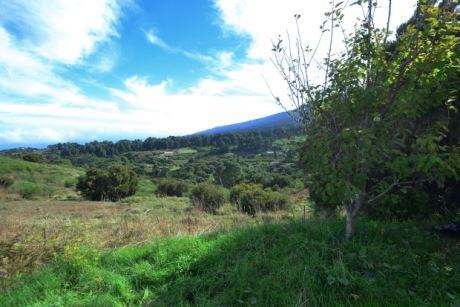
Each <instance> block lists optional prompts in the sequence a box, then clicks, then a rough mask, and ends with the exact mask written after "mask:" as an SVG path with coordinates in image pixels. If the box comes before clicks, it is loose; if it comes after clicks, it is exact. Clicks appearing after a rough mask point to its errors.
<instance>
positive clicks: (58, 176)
mask: <svg viewBox="0 0 460 307" xmlns="http://www.w3.org/2000/svg"><path fill="white" fill-rule="evenodd" d="M390 4H391V2H390ZM331 5H332V7H331V11H330V12H328V13H327V14H326V15H325V16H326V19H327V20H326V22H325V23H324V24H323V26H322V29H323V32H324V33H325V32H328V31H331V32H333V31H334V30H335V29H340V26H341V23H342V22H343V21H342V19H343V16H344V15H343V6H346V5H348V2H346V3H345V4H344V2H338V3H335V2H334V1H333V2H332V3H331ZM354 5H361V8H362V9H363V13H364V14H365V16H366V17H365V20H363V23H362V24H361V25H357V27H356V28H355V33H353V34H351V35H350V36H347V37H346V38H345V47H346V50H345V51H346V52H344V53H343V54H341V55H340V57H337V58H336V57H335V56H334V54H332V52H330V54H329V56H328V57H327V58H326V60H325V61H324V63H322V64H324V67H325V68H326V69H325V80H324V83H323V81H320V83H318V84H315V83H310V81H309V80H308V78H307V74H306V71H305V69H308V67H309V66H310V62H312V60H313V59H314V56H315V54H314V53H315V52H316V51H315V50H311V49H310V48H308V47H306V48H304V46H303V45H302V43H301V40H300V37H298V38H297V39H298V40H297V41H296V42H295V44H293V45H292V46H295V50H290V48H291V45H290V44H291V43H290V40H288V41H286V40H284V41H283V39H282V37H280V38H279V41H278V42H277V43H275V45H274V46H273V51H274V53H275V58H274V63H275V65H277V66H278V67H277V68H278V71H279V72H280V73H281V74H282V76H283V78H284V79H285V81H286V82H287V85H288V87H289V88H290V90H291V93H290V94H291V98H292V99H293V101H291V102H292V103H294V105H295V106H296V107H297V110H298V111H299V113H300V116H301V117H302V118H301V119H302V123H303V124H304V127H303V128H305V129H304V130H300V129H296V131H295V133H293V135H291V136H288V135H287V131H286V130H284V129H274V130H270V131H253V132H244V133H242V134H237V133H230V134H218V135H200V136H188V137H187V136H186V137H173V136H171V137H167V138H147V139H145V140H143V141H142V140H133V141H127V140H121V141H118V142H116V143H113V142H91V143H88V144H84V145H81V144H76V143H66V144H56V145H52V146H49V147H48V148H46V149H42V150H33V149H17V150H11V151H7V152H5V153H4V154H5V155H8V156H9V157H6V156H0V197H1V198H0V200H1V202H0V212H1V214H0V306H50V305H53V306H93V305H94V306H240V305H241V306H352V305H353V306H355V305H356V306H381V305H384V306H451V307H453V306H460V243H459V238H458V234H459V231H458V229H457V228H456V227H460V224H455V223H451V224H449V225H450V226H452V227H450V229H449V230H450V233H449V231H442V227H433V226H434V225H435V224H444V223H445V222H447V221H449V220H452V219H453V220H455V219H458V217H459V216H460V215H459V213H460V207H459V205H460V192H459V191H460V147H459V144H460V125H459V123H460V111H459V110H460V92H459V89H460V87H459V86H458V84H459V67H460V66H459V63H460V58H459V56H460V18H459V15H458V1H457V2H454V1H450V0H445V1H427V2H425V1H420V2H418V5H417V9H416V11H415V13H414V16H413V17H412V18H411V19H410V20H409V21H408V22H407V23H406V24H404V25H402V26H401V27H400V28H399V29H398V31H397V33H396V38H395V40H394V41H390V36H389V33H388V31H387V29H377V28H375V25H374V23H373V16H374V11H375V8H377V7H378V6H377V3H376V2H375V1H355V2H353V3H350V6H354ZM366 11H367V13H366ZM388 16H389V17H390V16H391V14H389V15H388ZM294 17H295V19H296V21H298V20H299V18H300V15H295V16H294ZM329 22H330V23H329ZM389 22H390V20H388V23H389ZM329 24H330V25H329ZM297 25H299V23H297ZM331 34H332V33H331ZM298 35H299V36H300V31H298ZM294 40H295V37H293V42H294ZM332 43H333V40H332V39H331V40H330V44H331V45H330V46H332ZM331 50H332V49H331ZM304 52H305V53H304ZM311 53H313V54H311ZM310 56H312V57H311V60H310ZM318 80H319V79H318ZM278 102H280V101H278ZM280 103H281V102H280ZM300 131H303V134H304V136H299V135H298V134H299V132H300ZM13 157H14V159H13ZM24 160H28V161H29V162H27V161H24ZM69 165H72V166H69ZM77 178H78V179H77ZM77 182H78V185H77V184H76V183H77ZM76 189H77V190H79V191H81V194H78V193H77V192H75V190H76ZM94 191H96V192H100V194H97V195H94V194H93V193H92V192H94ZM24 199H26V200H24ZM71 199H73V201H72V200H71ZM63 200H66V201H63ZM107 200H110V202H109V201H107ZM434 229H438V230H436V231H435V230H434ZM444 230H446V229H444ZM448 235H451V236H448ZM455 235H457V236H455Z"/></svg>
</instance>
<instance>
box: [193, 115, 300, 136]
mask: <svg viewBox="0 0 460 307" xmlns="http://www.w3.org/2000/svg"><path fill="white" fill-rule="evenodd" d="M297 126H298V123H297V122H296V121H295V120H294V118H293V117H292V115H291V114H289V113H288V112H281V113H277V114H273V115H270V116H266V117H262V118H258V119H253V120H250V121H246V122H242V123H237V124H232V125H226V126H219V127H215V128H211V129H208V130H204V131H200V132H196V133H194V134H193V135H203V134H222V133H234V132H247V131H257V130H265V129H273V128H295V127H297Z"/></svg>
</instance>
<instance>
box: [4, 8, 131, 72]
mask: <svg viewBox="0 0 460 307" xmlns="http://www.w3.org/2000/svg"><path fill="white" fill-rule="evenodd" d="M126 4H127V1H119V0H79V1H67V0H54V1H49V0H34V1H21V0H9V1H4V3H3V4H2V13H0V19H1V20H3V21H4V22H8V21H9V22H11V23H13V24H15V26H16V27H18V28H20V29H21V30H22V32H23V34H22V35H23V37H22V41H23V44H24V45H25V46H27V47H28V48H29V49H31V50H32V51H33V52H34V53H35V54H38V55H40V56H42V57H43V58H45V59H47V60H50V61H53V62H60V63H65V64H76V63H78V62H79V61H80V60H81V59H82V58H83V57H85V56H86V55H89V54H91V53H92V52H93V51H94V50H95V48H96V47H97V45H98V44H100V43H102V42H105V41H107V40H109V39H110V38H112V37H116V36H117V35H118V32H117V29H116V27H117V24H118V20H119V18H120V15H121V13H122V7H123V6H124V5H126Z"/></svg>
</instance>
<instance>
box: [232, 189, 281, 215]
mask: <svg viewBox="0 0 460 307" xmlns="http://www.w3.org/2000/svg"><path fill="white" fill-rule="evenodd" d="M230 202H231V203H232V204H234V205H235V206H236V208H237V209H238V211H241V212H244V213H247V214H250V215H255V214H256V213H257V212H259V211H276V210H280V209H284V208H285V207H286V205H287V203H288V198H287V196H286V195H284V194H282V193H279V192H272V191H268V190H263V189H262V186H261V185H258V184H238V185H236V186H234V187H233V188H232V189H231V190H230Z"/></svg>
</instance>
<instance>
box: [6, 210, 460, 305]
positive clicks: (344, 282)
mask: <svg viewBox="0 0 460 307" xmlns="http://www.w3.org/2000/svg"><path fill="white" fill-rule="evenodd" d="M359 226H360V228H361V229H363V231H361V232H360V234H358V235H357V236H356V238H355V240H354V241H353V242H347V241H343V240H342V239H338V238H342V237H343V223H342V221H340V220H334V219H332V220H322V221H321V222H320V223H318V221H315V220H312V221H308V222H306V223H299V222H290V223H287V224H286V223H282V224H278V225H266V226H262V227H255V228H247V229H241V230H234V231H230V232H223V233H214V234H211V235H205V236H198V237H178V238H171V239H165V240H161V241H158V242H154V243H148V244H145V245H143V246H131V247H124V248H120V249H117V250H114V251H111V252H107V253H100V252H99V251H97V250H94V249H91V248H89V247H87V246H84V245H82V244H80V243H78V242H70V243H69V244H68V245H66V246H65V247H64V249H63V252H62V254H61V255H59V257H57V258H56V260H55V261H54V263H53V264H52V265H51V266H48V267H46V268H44V269H42V270H40V271H37V272H35V273H33V274H32V275H24V276H22V277H21V278H20V279H19V280H18V282H17V284H16V286H15V287H14V288H11V289H10V290H8V291H7V292H5V293H3V294H0V302H2V303H1V304H2V305H4V306H19V305H21V306H26V305H34V306H48V305H53V306H82V305H85V306H89V305H93V306H127V305H130V306H146V305H153V306H191V305H195V306H235V305H236V306H238V305H242V306H294V305H307V306H310V305H311V306H344V305H356V306H378V305H381V304H382V303H383V302H384V304H385V306H420V305H429V306H449V305H450V306H456V305H457V304H459V303H460V295H459V293H460V245H459V244H456V242H455V241H453V240H448V239H440V238H439V237H437V236H435V235H433V234H430V233H429V232H427V231H426V228H425V226H424V225H421V224H419V223H411V222H408V223H381V222H362V223H361V224H360V225H359Z"/></svg>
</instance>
